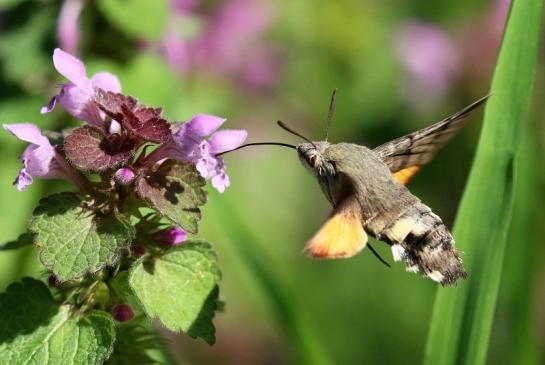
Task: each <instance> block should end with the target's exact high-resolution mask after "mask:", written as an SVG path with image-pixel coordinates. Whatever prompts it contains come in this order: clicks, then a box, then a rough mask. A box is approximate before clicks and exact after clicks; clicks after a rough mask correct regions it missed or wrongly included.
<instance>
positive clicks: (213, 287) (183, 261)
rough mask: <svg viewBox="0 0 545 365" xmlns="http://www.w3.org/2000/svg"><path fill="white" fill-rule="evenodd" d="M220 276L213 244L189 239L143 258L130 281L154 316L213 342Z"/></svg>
mask: <svg viewBox="0 0 545 365" xmlns="http://www.w3.org/2000/svg"><path fill="white" fill-rule="evenodd" d="M219 279H220V272H219V269H218V267H217V262H216V255H215V254H214V252H213V251H212V249H211V247H210V245H209V244H208V243H206V242H202V241H188V242H186V243H184V244H183V245H182V246H178V247H174V248H171V249H170V250H168V251H167V252H165V253H164V254H162V255H161V256H158V257H153V256H145V257H143V258H142V259H141V260H140V261H138V262H137V263H136V264H135V266H134V267H133V268H132V270H131V273H130V276H129V284H130V285H131V287H132V289H133V290H134V292H135V294H136V296H137V298H138V299H139V300H140V301H141V302H142V305H143V307H144V310H145V311H146V313H147V314H148V315H149V316H150V317H152V318H157V319H159V320H160V321H161V323H163V324H164V325H165V327H167V328H168V329H170V330H172V331H184V332H186V333H187V334H188V335H189V336H191V337H201V338H203V339H204V340H205V341H206V342H208V343H209V344H213V343H214V342H215V328H214V325H213V323H212V318H213V317H214V314H215V311H216V307H217V306H216V301H217V297H218V287H217V283H218V281H219Z"/></svg>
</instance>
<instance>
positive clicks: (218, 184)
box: [212, 173, 231, 193]
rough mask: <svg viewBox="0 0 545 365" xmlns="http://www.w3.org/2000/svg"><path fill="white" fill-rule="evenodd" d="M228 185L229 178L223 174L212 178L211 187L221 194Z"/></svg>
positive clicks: (229, 183) (229, 182)
mask: <svg viewBox="0 0 545 365" xmlns="http://www.w3.org/2000/svg"><path fill="white" fill-rule="evenodd" d="M229 185H231V181H230V180H229V176H227V175H226V174H225V173H221V174H219V175H216V176H214V177H213V178H212V186H213V187H214V189H216V190H217V191H218V192H220V193H223V192H224V191H225V189H227V188H228V187H229Z"/></svg>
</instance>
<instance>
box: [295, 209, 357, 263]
mask: <svg viewBox="0 0 545 365" xmlns="http://www.w3.org/2000/svg"><path fill="white" fill-rule="evenodd" d="M366 244H367V234H366V233H365V231H364V230H363V227H362V225H361V221H360V214H359V212H358V211H357V210H355V209H353V207H351V206H350V204H342V205H341V206H340V207H339V208H338V209H335V210H334V211H333V214H332V215H331V217H330V218H329V219H328V220H327V221H326V222H325V223H324V225H323V226H322V228H320V230H319V231H318V232H317V233H316V234H315V235H314V237H312V238H311V239H310V241H309V242H308V243H307V245H306V247H305V252H306V253H307V254H308V255H309V256H311V257H314V258H321V259H333V258H347V257H352V256H354V255H355V254H357V253H358V252H360V251H361V250H362V249H363V248H364V247H365V245H366Z"/></svg>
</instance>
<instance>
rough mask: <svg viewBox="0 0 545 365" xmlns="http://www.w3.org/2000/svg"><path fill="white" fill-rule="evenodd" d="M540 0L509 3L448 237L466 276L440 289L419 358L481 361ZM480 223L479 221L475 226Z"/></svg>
mask: <svg viewBox="0 0 545 365" xmlns="http://www.w3.org/2000/svg"><path fill="white" fill-rule="evenodd" d="M541 9H542V1H541V0H532V1H521V0H515V1H514V2H513V5H512V8H511V12H510V15H509V21H508V23H507V28H506V30H505V34H504V39H503V42H502V46H501V50H500V54H499V58H498V61H497V65H496V70H495V73H494V78H493V81H492V87H491V94H492V96H491V98H490V101H489V102H488V104H487V106H486V110H485V121H484V125H483V130H482V133H481V138H480V141H479V147H478V150H477V155H476V157H475V162H474V164H473V168H472V170H471V175H470V177H469V181H468V184H467V187H466V191H465V193H464V198H463V200H462V204H461V206H460V210H459V213H458V218H457V220H456V225H455V228H454V236H455V237H456V239H457V242H458V243H459V246H460V248H461V249H462V250H463V251H465V252H466V255H465V263H466V267H467V270H468V272H469V279H468V280H467V281H466V282H463V283H461V284H460V286H459V287H458V288H456V289H455V290H449V289H444V288H443V289H439V291H438V293H437V297H436V302H435V307H434V312H433V316H432V324H431V329H430V335H429V339H428V345H427V349H426V360H425V363H426V364H428V365H432V364H446V365H448V364H454V363H462V364H472V365H478V364H484V363H485V360H486V354H487V350H488V346H489V345H488V344H489V338H490V331H491V325H492V319H493V317H494V310H495V304H496V297H497V293H498V288H499V284H500V279H501V275H502V265H503V259H504V252H505V247H506V243H507V231H508V228H509V224H510V219H511V211H512V208H513V200H514V191H515V189H514V184H515V181H514V177H515V168H516V158H517V154H518V151H519V145H520V136H521V133H522V131H523V130H524V125H525V121H526V118H527V111H528V105H529V101H530V91H531V88H532V82H533V76H534V70H535V65H536V56H537V50H538V39H539V29H540V18H541ZM476 222H478V224H476Z"/></svg>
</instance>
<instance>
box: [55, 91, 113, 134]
mask: <svg viewBox="0 0 545 365" xmlns="http://www.w3.org/2000/svg"><path fill="white" fill-rule="evenodd" d="M59 102H60V103H61V105H62V107H63V108H64V109H65V110H66V111H67V112H68V113H69V114H70V115H72V116H73V117H74V118H77V119H81V120H85V121H87V122H88V123H89V124H92V125H94V126H96V127H97V128H100V129H102V128H103V126H104V121H103V120H102V117H101V115H100V110H99V109H98V107H97V105H96V104H95V102H94V100H93V94H92V87H90V88H82V87H78V86H77V85H75V84H73V83H68V84H65V85H63V87H62V90H61V93H60V94H59Z"/></svg>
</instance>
